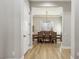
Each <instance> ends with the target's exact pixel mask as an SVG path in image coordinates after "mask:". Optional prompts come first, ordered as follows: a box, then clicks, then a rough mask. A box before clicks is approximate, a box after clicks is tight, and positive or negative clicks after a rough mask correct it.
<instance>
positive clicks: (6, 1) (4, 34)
mask: <svg viewBox="0 0 79 59" xmlns="http://www.w3.org/2000/svg"><path fill="white" fill-rule="evenodd" d="M23 4H24V1H23V0H0V59H20V58H21V56H22V55H21V53H22V47H21V40H22V39H21V19H23V14H24V13H23V12H24V11H23V10H24V9H23Z"/></svg>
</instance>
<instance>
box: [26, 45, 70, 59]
mask: <svg viewBox="0 0 79 59" xmlns="http://www.w3.org/2000/svg"><path fill="white" fill-rule="evenodd" d="M24 59H70V49H61V48H60V47H59V45H57V44H37V45H34V47H33V48H32V49H30V50H29V51H28V52H27V53H26V54H25V57H24Z"/></svg>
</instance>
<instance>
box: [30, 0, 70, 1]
mask: <svg viewBox="0 0 79 59" xmlns="http://www.w3.org/2000/svg"><path fill="white" fill-rule="evenodd" d="M29 1H71V0H29Z"/></svg>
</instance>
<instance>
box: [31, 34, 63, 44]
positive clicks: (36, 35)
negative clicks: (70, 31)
mask: <svg viewBox="0 0 79 59" xmlns="http://www.w3.org/2000/svg"><path fill="white" fill-rule="evenodd" d="M49 36H50V37H49V38H48V37H44V38H43V39H49V40H51V39H52V35H51V34H49ZM32 38H33V41H35V40H37V42H38V41H39V35H38V33H33V36H32ZM57 39H60V41H62V36H61V35H56V38H55V41H56V43H57Z"/></svg>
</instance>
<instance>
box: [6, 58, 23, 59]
mask: <svg viewBox="0 0 79 59" xmlns="http://www.w3.org/2000/svg"><path fill="white" fill-rule="evenodd" d="M5 59H21V58H5Z"/></svg>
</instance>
